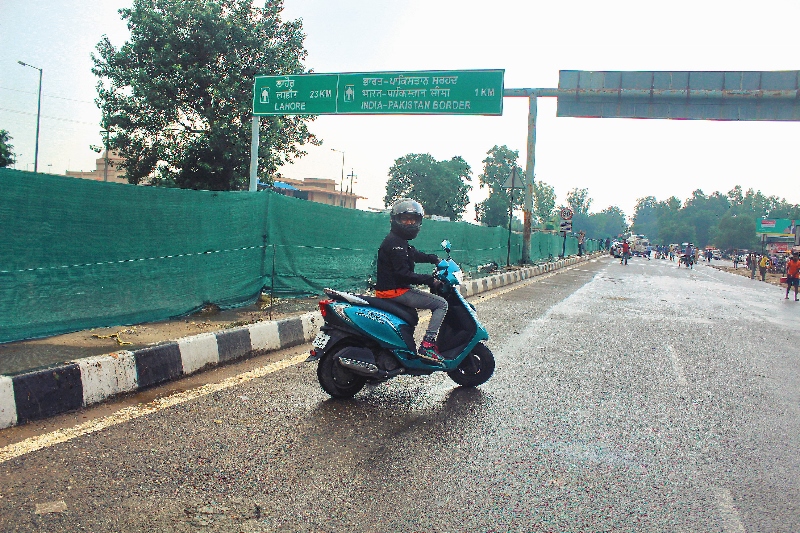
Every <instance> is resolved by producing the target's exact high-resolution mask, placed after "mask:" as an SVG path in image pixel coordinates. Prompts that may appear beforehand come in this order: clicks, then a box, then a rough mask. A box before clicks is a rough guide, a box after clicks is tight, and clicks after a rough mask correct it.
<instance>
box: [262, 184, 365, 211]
mask: <svg viewBox="0 0 800 533" xmlns="http://www.w3.org/2000/svg"><path fill="white" fill-rule="evenodd" d="M272 188H273V190H274V191H275V192H277V193H280V194H284V195H286V196H292V197H294V198H301V199H303V200H308V201H310V202H317V203H320V204H328V205H338V206H340V207H344V208H347V209H355V208H356V201H357V200H359V199H362V200H366V197H365V196H359V195H357V194H353V192H352V191H341V190H339V191H337V190H336V180H331V179H321V178H307V179H305V180H293V179H289V178H282V179H281V180H280V181H276V182H275V183H274V184H273V187H272Z"/></svg>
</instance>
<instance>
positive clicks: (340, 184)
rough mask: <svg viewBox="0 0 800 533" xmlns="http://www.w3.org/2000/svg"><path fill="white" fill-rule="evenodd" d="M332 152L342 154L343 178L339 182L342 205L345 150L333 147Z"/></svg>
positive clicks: (340, 203)
mask: <svg viewBox="0 0 800 533" xmlns="http://www.w3.org/2000/svg"><path fill="white" fill-rule="evenodd" d="M331 152H339V153H340V154H342V180H341V181H340V182H339V206H340V207H341V205H342V189H343V188H344V152H343V151H342V150H337V149H336V148H331ZM334 189H335V187H334Z"/></svg>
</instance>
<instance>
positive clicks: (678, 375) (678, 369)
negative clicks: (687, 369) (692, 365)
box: [667, 344, 689, 387]
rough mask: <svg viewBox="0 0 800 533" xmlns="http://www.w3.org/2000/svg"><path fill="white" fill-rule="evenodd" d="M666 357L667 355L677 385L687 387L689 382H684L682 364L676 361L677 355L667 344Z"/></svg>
mask: <svg viewBox="0 0 800 533" xmlns="http://www.w3.org/2000/svg"><path fill="white" fill-rule="evenodd" d="M667 355H669V359H670V361H671V362H672V370H673V371H674V372H675V379H676V381H677V382H678V385H680V386H682V387H686V386H688V385H689V382H688V381H686V376H685V375H684V373H683V364H682V363H681V361H680V359H678V354H676V353H675V350H674V349H673V348H672V345H671V344H667Z"/></svg>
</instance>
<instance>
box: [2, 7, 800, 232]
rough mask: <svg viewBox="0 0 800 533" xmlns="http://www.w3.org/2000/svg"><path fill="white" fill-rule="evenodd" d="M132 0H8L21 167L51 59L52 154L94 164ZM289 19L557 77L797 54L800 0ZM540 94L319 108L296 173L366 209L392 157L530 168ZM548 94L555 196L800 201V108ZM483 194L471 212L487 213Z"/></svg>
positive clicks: (440, 65)
mask: <svg viewBox="0 0 800 533" xmlns="http://www.w3.org/2000/svg"><path fill="white" fill-rule="evenodd" d="M129 4H130V2H129V1H118V0H47V1H46V0H0V129H6V130H8V131H9V133H10V134H11V136H12V137H13V139H12V144H13V145H14V147H15V151H16V152H17V154H18V156H19V157H18V159H19V161H18V164H17V168H20V169H26V168H27V169H30V170H32V169H33V159H34V140H35V125H36V102H37V89H38V72H37V71H36V70H33V69H31V68H28V67H23V66H20V65H18V64H17V61H18V60H22V61H24V62H26V63H30V64H32V65H35V66H37V67H41V68H43V69H44V77H43V98H42V126H41V135H40V145H39V170H40V171H43V172H54V173H62V172H63V171H64V170H66V169H68V168H69V169H71V170H89V169H92V168H94V159H95V158H96V157H97V155H96V154H95V153H94V152H92V151H91V150H90V149H89V145H91V144H100V143H101V136H100V133H99V130H100V127H99V126H98V125H97V124H98V122H99V112H98V111H97V109H96V107H95V106H94V104H93V103H92V101H93V99H94V97H95V90H94V86H95V82H96V80H95V78H94V77H93V75H92V74H91V71H90V69H91V59H90V55H91V53H92V52H93V50H94V47H95V45H96V44H97V42H99V40H100V38H101V36H102V35H103V34H107V35H109V37H110V38H111V40H112V42H113V43H114V44H116V45H117V46H119V45H121V44H122V43H123V42H124V41H125V39H126V37H127V30H126V28H125V26H124V24H123V23H122V22H121V21H120V19H119V16H118V14H117V9H119V8H121V7H125V6H127V5H129ZM284 18H285V19H295V18H302V19H303V23H304V29H305V32H306V34H307V39H306V48H307V50H308V52H309V56H308V60H307V62H306V66H307V67H308V68H311V69H313V70H314V71H315V72H369V71H382V70H458V69H505V87H506V88H519V87H535V88H548V87H556V86H557V85H558V71H559V70H567V69H574V70H798V69H800V64H799V63H798V57H800V44H798V42H797V37H796V33H797V29H796V24H797V21H798V20H800V2H797V1H796V0H793V1H773V2H771V3H769V4H765V5H763V6H762V5H759V4H755V3H752V2H742V1H724V2H721V1H710V0H704V1H697V0H691V1H684V0H673V1H672V2H667V3H663V2H662V3H651V2H641V1H623V2H596V1H585V0H573V1H571V2H552V1H549V2H537V1H534V0H519V1H517V0H495V1H493V2H489V3H485V2H466V1H463V0H462V1H452V0H440V1H436V2H434V1H431V0H424V1H423V0H406V1H404V2H390V1H385V0H287V1H286V2H285V11H284ZM527 110H528V103H527V99H525V98H506V99H505V101H504V111H503V116H502V117H483V116H455V117H446V116H321V117H319V118H318V119H317V120H316V121H315V122H314V123H312V124H311V129H312V131H313V132H314V133H316V134H317V135H318V136H319V137H320V138H321V139H322V140H323V141H324V144H323V145H322V146H321V147H311V148H309V152H310V154H309V156H308V157H306V158H304V159H303V160H302V161H300V162H298V163H296V164H294V165H291V166H288V167H286V168H284V169H282V171H283V172H284V173H285V175H287V176H288V177H292V178H300V179H303V178H332V179H336V180H337V181H338V180H339V178H340V176H341V173H342V155H341V153H340V152H334V151H332V149H334V150H339V151H344V152H345V168H344V170H345V174H349V173H350V172H351V171H353V172H354V173H355V174H356V175H357V176H358V177H357V182H356V184H355V186H354V190H355V192H356V193H357V194H360V195H362V196H366V197H368V200H362V201H360V202H359V207H361V208H366V207H382V205H383V203H382V198H383V195H384V194H385V185H386V180H387V172H388V169H389V167H390V166H391V165H392V163H393V162H394V160H395V159H397V158H398V157H401V156H403V155H405V154H408V153H425V152H428V153H430V154H432V155H433V156H434V157H435V158H437V159H439V160H442V159H450V158H451V157H453V156H456V155H459V156H462V157H464V158H465V159H466V161H467V162H468V163H469V164H470V166H471V167H472V170H473V184H474V187H475V188H474V190H473V192H472V194H471V196H470V197H471V199H472V200H473V201H480V200H482V199H484V198H485V197H486V195H487V191H486V190H485V189H484V190H481V189H479V188H478V175H479V174H480V173H481V170H482V161H483V159H484V158H485V156H486V152H487V151H488V150H489V149H490V148H492V147H493V146H494V145H503V144H505V145H507V146H508V147H510V148H512V149H515V150H519V153H520V162H521V164H522V166H523V167H524V165H525V164H524V161H525V157H526V154H525V145H526V135H527ZM555 114H556V101H555V99H553V98H540V99H539V112H538V122H537V145H536V179H537V180H541V181H544V182H547V183H549V184H551V185H553V186H554V187H555V190H556V193H557V195H558V201H559V203H560V202H562V201H563V200H564V197H565V196H566V193H567V192H568V191H569V190H570V189H572V188H575V187H578V188H587V189H589V194H590V196H591V197H592V198H593V200H594V201H593V203H592V211H600V210H602V209H604V208H606V207H608V206H609V205H618V206H619V207H621V208H622V209H623V211H625V213H626V214H627V215H631V214H632V213H633V206H634V205H635V203H636V200H637V198H640V197H643V196H646V195H654V196H656V198H658V199H659V200H662V199H665V198H667V197H669V196H672V195H676V196H678V197H679V198H680V199H682V200H683V199H685V198H686V197H688V196H690V195H691V193H692V191H693V190H695V189H698V188H700V189H703V190H704V191H705V192H706V193H711V192H713V191H716V190H719V191H722V192H727V191H728V190H730V189H731V188H732V187H733V186H734V185H737V184H739V185H742V186H743V187H745V188H748V187H753V188H755V189H760V190H761V191H762V192H764V193H765V194H774V195H778V196H781V197H785V198H787V200H789V201H790V202H792V203H800V181H799V180H798V178H800V149H798V147H797V144H798V141H800V124H798V123H778V122H761V123H756V122H741V123H735V122H706V121H674V120H673V121H670V120H631V119H583V118H557V117H556V116H555ZM473 217H474V215H473V214H472V209H470V212H469V214H468V215H467V218H470V219H471V218H473Z"/></svg>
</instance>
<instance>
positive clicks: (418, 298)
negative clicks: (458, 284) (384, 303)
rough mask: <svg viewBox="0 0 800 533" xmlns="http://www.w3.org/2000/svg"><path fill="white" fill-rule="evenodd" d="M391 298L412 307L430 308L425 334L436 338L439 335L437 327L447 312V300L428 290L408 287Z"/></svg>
mask: <svg viewBox="0 0 800 533" xmlns="http://www.w3.org/2000/svg"><path fill="white" fill-rule="evenodd" d="M391 300H392V301H393V302H397V303H399V304H402V305H405V306H406V307H413V308H414V309H430V310H431V320H430V322H428V329H427V330H426V331H425V336H426V337H430V338H436V336H437V335H439V328H440V327H441V326H442V321H443V320H444V315H446V314H447V300H445V299H444V298H442V297H441V296H436V295H435V294H431V293H429V292H422V291H421V290H419V289H409V290H408V291H407V292H405V293H403V294H401V295H400V296H395V297H394V298H391Z"/></svg>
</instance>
